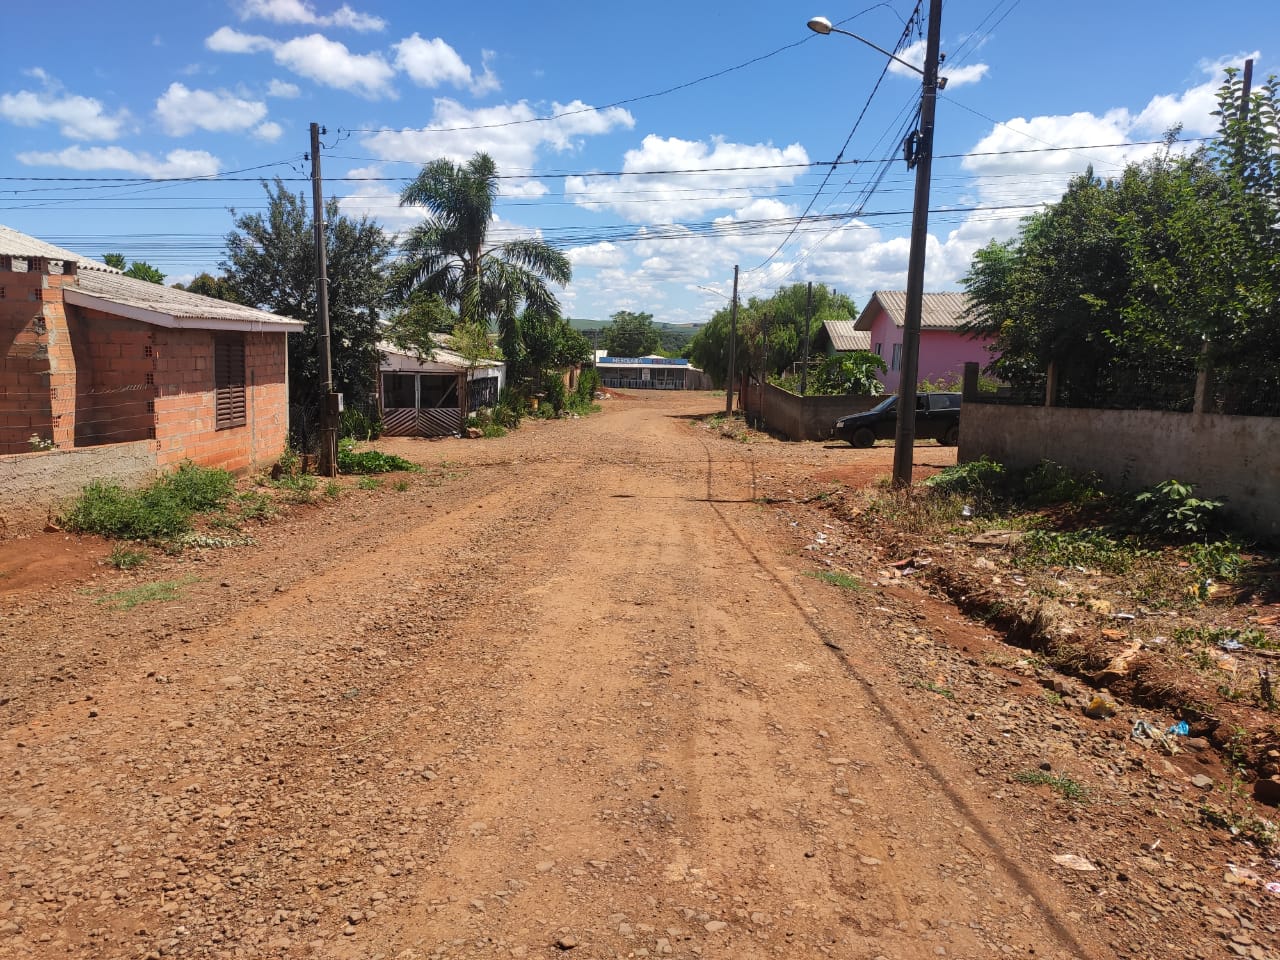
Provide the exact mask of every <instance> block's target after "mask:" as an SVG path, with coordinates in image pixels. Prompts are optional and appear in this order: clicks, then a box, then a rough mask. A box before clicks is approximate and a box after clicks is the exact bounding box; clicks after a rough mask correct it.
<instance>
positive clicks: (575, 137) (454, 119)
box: [364, 97, 635, 193]
mask: <svg viewBox="0 0 1280 960" xmlns="http://www.w3.org/2000/svg"><path fill="white" fill-rule="evenodd" d="M562 113H570V114H572V115H571V116H564V117H560V118H559V119H556V120H546V121H540V120H538V119H537V118H538V117H539V116H540V115H546V114H550V115H558V114H562ZM546 114H543V113H540V112H539V111H535V110H534V108H533V107H532V106H531V105H530V104H529V103H528V101H525V100H521V101H520V102H518V103H508V104H501V105H498V106H492V107H481V108H477V109H474V110H472V109H468V108H467V107H464V106H463V105H462V104H460V103H458V102H457V101H456V100H452V99H449V98H447V97H442V98H439V99H437V100H436V101H435V115H434V117H433V118H432V121H431V123H430V124H429V125H428V126H426V127H422V128H420V129H404V130H393V131H385V132H382V133H376V134H373V135H372V136H370V137H368V138H367V139H365V141H364V144H365V146H366V147H367V148H368V149H369V150H371V151H372V152H373V153H374V155H375V156H377V157H379V158H381V159H387V160H406V161H410V162H414V163H429V162H430V161H432V160H435V159H436V158H438V157H448V158H449V159H451V160H454V161H456V162H462V161H466V160H469V159H470V158H471V157H472V156H474V155H475V154H476V153H477V152H484V153H487V154H489V156H491V157H493V159H494V162H495V163H497V165H498V172H499V173H502V174H512V173H522V172H526V171H531V170H532V168H533V165H534V163H535V162H536V160H537V157H538V152H539V151H540V150H541V149H542V148H544V147H550V148H551V149H553V150H556V151H558V152H564V151H569V150H573V149H576V148H577V146H578V144H579V143H580V140H581V138H582V137H585V136H591V135H599V134H604V133H608V132H610V131H612V130H615V129H618V128H620V127H622V128H630V127H632V126H634V125H635V119H634V118H633V117H632V116H631V114H630V113H628V112H627V111H626V110H623V109H622V108H620V107H610V108H609V109H607V110H596V109H595V108H594V107H589V106H587V105H586V104H584V103H582V101H580V100H574V101H573V102H572V103H567V104H560V103H552V104H551V105H550V107H549V108H548V109H547V110H546ZM502 189H503V191H504V193H505V192H506V191H508V190H509V189H511V190H515V189H519V187H517V186H516V185H514V184H511V182H510V181H506V180H504V181H503V186H502Z"/></svg>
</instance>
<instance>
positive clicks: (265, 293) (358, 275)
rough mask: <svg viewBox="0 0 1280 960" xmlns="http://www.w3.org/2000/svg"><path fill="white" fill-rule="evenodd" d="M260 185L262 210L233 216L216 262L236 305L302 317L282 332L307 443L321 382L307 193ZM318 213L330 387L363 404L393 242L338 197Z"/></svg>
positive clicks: (298, 426)
mask: <svg viewBox="0 0 1280 960" xmlns="http://www.w3.org/2000/svg"><path fill="white" fill-rule="evenodd" d="M263 189H265V190H266V193H267V200H268V204H267V212H266V213H265V214H262V213H252V214H242V215H240V216H237V217H236V219H235V229H234V230H232V231H231V232H230V233H229V234H227V241H226V249H227V256H226V259H225V260H224V261H223V262H222V264H221V265H220V266H221V267H222V270H223V272H224V274H225V276H226V278H227V280H228V281H229V282H230V284H231V287H232V289H233V290H234V292H235V295H236V296H237V297H238V298H239V299H240V302H241V303H246V304H250V305H252V306H255V307H259V308H260V309H263V310H268V311H270V312H272V313H278V314H280V315H281V316H285V317H292V318H294V319H295V320H302V321H304V322H305V323H306V327H305V328H304V329H303V331H301V332H300V333H294V334H290V335H289V399H290V403H291V404H293V405H294V407H295V410H294V413H295V416H294V417H293V422H294V426H295V431H296V434H297V435H296V438H295V439H297V440H298V441H299V442H300V443H302V444H303V445H306V446H310V445H311V441H312V440H313V439H315V435H314V430H315V425H316V423H317V422H318V417H319V413H320V407H319V405H320V403H321V401H322V397H321V391H322V389H323V383H322V379H321V377H322V373H321V363H320V358H319V353H318V346H319V330H318V318H317V314H316V283H315V250H314V239H313V233H312V227H311V217H310V215H309V213H308V198H307V197H306V196H304V195H301V194H298V195H295V194H292V193H290V192H289V190H288V188H286V187H285V185H284V183H283V182H282V181H280V180H276V181H275V182H274V183H273V184H271V183H266V182H265V181H264V182H263ZM232 213H233V215H234V213H235V211H232ZM324 216H325V223H326V229H325V245H326V253H327V256H328V274H329V325H330V349H331V354H332V357H333V379H334V384H335V389H336V390H338V391H340V392H341V393H343V394H345V395H346V400H347V403H348V404H349V405H351V406H354V407H357V408H360V407H368V406H369V405H370V404H371V403H372V402H373V398H374V385H375V378H376V377H377V371H378V362H379V359H380V357H379V354H378V341H379V339H380V338H381V332H382V331H381V325H380V324H379V322H378V318H379V311H380V310H381V308H382V306H383V304H384V302H385V295H386V280H385V276H386V273H387V261H388V258H389V256H390V254H391V251H392V247H393V245H392V241H391V238H390V237H388V236H387V234H386V232H385V231H383V229H382V228H381V227H380V226H378V225H377V224H376V223H374V222H373V221H372V220H370V219H368V218H367V217H361V218H360V219H359V220H355V219H352V218H350V217H347V216H344V215H343V213H342V211H341V209H339V207H338V202H337V200H330V201H328V203H326V204H325V214H324Z"/></svg>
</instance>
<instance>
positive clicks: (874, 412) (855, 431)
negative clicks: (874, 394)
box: [834, 393, 960, 447]
mask: <svg viewBox="0 0 1280 960" xmlns="http://www.w3.org/2000/svg"><path fill="white" fill-rule="evenodd" d="M897 423H898V398H897V397H896V396H892V397H885V398H884V400H882V401H880V403H878V404H877V405H876V406H874V407H872V408H871V409H870V410H868V411H867V412H866V413H855V414H852V415H850V416H847V417H841V418H840V419H839V420H837V421H836V426H835V430H834V435H835V438H836V439H837V440H847V441H848V442H849V443H850V444H851V445H853V446H855V447H869V446H871V445H872V444H873V443H875V442H876V441H877V440H892V439H893V438H894V436H896V434H897ZM916 439H917V440H928V439H932V440H937V441H938V443H940V444H942V445H943V446H944V447H954V446H955V445H956V443H957V442H958V441H959V440H960V394H958V393H921V394H917V396H916Z"/></svg>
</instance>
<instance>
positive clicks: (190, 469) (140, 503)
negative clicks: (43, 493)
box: [62, 463, 235, 541]
mask: <svg viewBox="0 0 1280 960" xmlns="http://www.w3.org/2000/svg"><path fill="white" fill-rule="evenodd" d="M234 490H235V478H234V477H232V476H231V474H230V473H228V472H227V471H225V470H213V469H210V468H208V467H198V466H196V465H195V464H193V463H184V464H182V466H180V467H178V469H177V470H175V471H174V472H173V473H169V474H165V475H164V476H162V477H160V478H159V479H157V480H155V481H153V482H152V483H150V484H148V485H147V486H145V487H143V488H142V489H140V490H126V489H125V488H124V487H122V486H120V485H119V484H115V483H104V482H102V481H101V480H95V481H93V482H92V483H90V484H89V485H88V486H86V487H85V488H84V489H83V490H82V491H81V493H80V496H78V497H77V498H76V499H75V500H74V501H72V503H71V505H70V507H68V509H67V512H66V513H65V514H64V515H63V517H62V523H63V526H65V527H66V528H67V529H68V530H72V531H74V532H76V533H96V534H98V535H99V536H103V537H107V538H108V539H112V540H150V541H165V540H173V539H175V538H177V537H179V536H181V535H182V534H184V533H186V532H188V531H189V530H190V529H191V517H192V515H193V514H196V513H205V512H208V511H211V510H218V509H221V508H222V507H224V506H225V505H226V503H227V501H228V500H230V499H231V495H232V493H233V492H234Z"/></svg>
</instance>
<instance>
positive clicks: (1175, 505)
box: [1133, 480, 1223, 539]
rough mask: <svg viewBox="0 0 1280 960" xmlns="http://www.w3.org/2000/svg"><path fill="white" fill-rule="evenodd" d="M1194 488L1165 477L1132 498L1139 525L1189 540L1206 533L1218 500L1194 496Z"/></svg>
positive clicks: (1214, 516) (1212, 519)
mask: <svg viewBox="0 0 1280 960" xmlns="http://www.w3.org/2000/svg"><path fill="white" fill-rule="evenodd" d="M1194 493H1195V487H1193V486H1192V485H1191V484H1189V483H1180V482H1179V481H1177V480H1166V481H1165V482H1164V483H1161V484H1157V485H1156V486H1154V487H1152V488H1150V489H1149V490H1144V491H1142V492H1141V493H1139V494H1138V495H1137V496H1135V497H1134V498H1133V505H1134V509H1135V511H1136V514H1137V521H1138V525H1139V527H1141V528H1142V529H1143V530H1145V531H1146V532H1148V533H1150V534H1154V535H1155V536H1159V537H1170V538H1173V539H1190V538H1196V537H1200V536H1203V535H1205V534H1207V533H1208V532H1209V531H1210V530H1211V529H1212V528H1213V527H1214V526H1215V525H1216V522H1217V517H1216V513H1217V511H1218V509H1219V508H1220V507H1221V506H1222V503H1223V501H1221V500H1206V499H1203V498H1201V497H1196V496H1193V494H1194Z"/></svg>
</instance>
